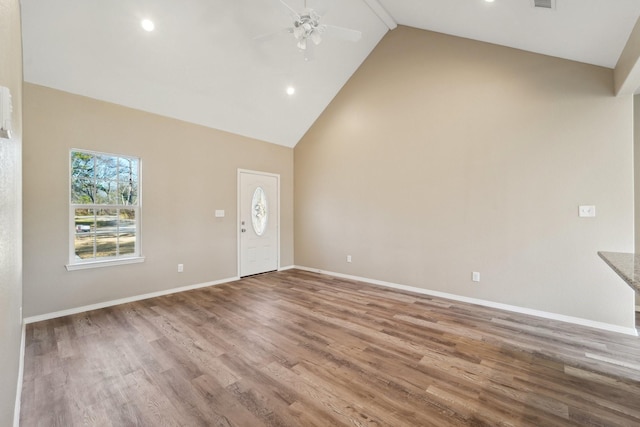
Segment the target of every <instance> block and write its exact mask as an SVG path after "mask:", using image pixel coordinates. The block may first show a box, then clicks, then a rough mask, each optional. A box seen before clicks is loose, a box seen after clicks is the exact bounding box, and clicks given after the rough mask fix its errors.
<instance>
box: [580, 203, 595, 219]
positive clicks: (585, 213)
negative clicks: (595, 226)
mask: <svg viewBox="0 0 640 427" xmlns="http://www.w3.org/2000/svg"><path fill="white" fill-rule="evenodd" d="M578 215H579V216H580V217H581V218H592V217H594V216H596V207H595V206H593V205H582V206H579V207H578Z"/></svg>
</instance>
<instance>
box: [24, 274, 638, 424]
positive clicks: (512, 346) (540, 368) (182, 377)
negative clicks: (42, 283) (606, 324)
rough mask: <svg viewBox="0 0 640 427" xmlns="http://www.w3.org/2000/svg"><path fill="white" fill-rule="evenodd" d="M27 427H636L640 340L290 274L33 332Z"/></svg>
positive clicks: (80, 317)
mask: <svg viewBox="0 0 640 427" xmlns="http://www.w3.org/2000/svg"><path fill="white" fill-rule="evenodd" d="M26 343H27V344H26V357H25V372H24V386H23V394H22V414H21V423H20V425H21V426H23V427H27V426H65V427H68V426H80V425H100V426H135V425H140V426H160V425H162V426H165V425H166V426H251V427H254V426H256V427H257V426H305V427H306V426H457V425H473V426H482V425H487V426H527V425H531V426H566V425H575V426H591V425H593V426H638V425H640V339H638V338H635V337H630V336H625V335H621V334H615V333H606V332H602V331H597V330H592V329H589V328H586V327H579V326H575V325H569V324H565V323H560V322H552V321H548V320H544V319H540V318H536V317H529V316H524V315H517V314H513V313H509V312H504V311H500V310H495V309H489V308H485V307H480V306H475V305H470V304H464V303H459V302H454V301H450V300H445V299H438V298H431V297H426V296H422V295H416V294H412V293H408V292H401V291H395V290H390V289H386V288H381V287H376V286H372V285H368V284H363V283H358V282H355V281H349V280H343V279H338V278H333V277H328V276H322V275H319V274H314V273H308V272H303V271H299V270H291V271H285V272H279V273H270V274H266V275H261V276H255V277H251V278H247V279H243V280H241V281H238V282H234V283H228V284H225V285H220V286H217V287H211V288H205V289H200V290H196V291H189V292H183V293H179V294H174V295H170V296H165V297H159V298H154V299H149V300H144V301H139V302H135V303H130V304H125V305H121V306H117V307H111V308H106V309H102V310H96V311H91V312H88V313H82V314H77V315H73V316H68V317H64V318H59V319H53V320H49V321H44V322H39V323H35V324H31V325H28V327H27V341H26Z"/></svg>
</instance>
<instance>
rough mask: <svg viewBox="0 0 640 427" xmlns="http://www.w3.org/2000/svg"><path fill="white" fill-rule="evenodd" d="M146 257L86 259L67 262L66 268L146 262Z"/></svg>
mask: <svg viewBox="0 0 640 427" xmlns="http://www.w3.org/2000/svg"><path fill="white" fill-rule="evenodd" d="M144 260H145V257H143V256H134V257H130V258H117V259H109V260H100V261H85V262H79V263H77V264H67V265H65V268H66V269H67V271H75V270H87V269H90V268H100V267H111V266H114V265H125V264H138V263H141V262H144Z"/></svg>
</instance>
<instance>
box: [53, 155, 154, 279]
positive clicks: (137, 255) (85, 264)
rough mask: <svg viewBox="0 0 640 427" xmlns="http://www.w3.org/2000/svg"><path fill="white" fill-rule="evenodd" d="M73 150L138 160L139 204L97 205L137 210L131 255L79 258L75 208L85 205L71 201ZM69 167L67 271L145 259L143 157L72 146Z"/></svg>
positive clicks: (139, 261) (136, 262)
mask: <svg viewBox="0 0 640 427" xmlns="http://www.w3.org/2000/svg"><path fill="white" fill-rule="evenodd" d="M73 152H83V153H89V154H93V155H96V156H98V155H102V156H112V157H125V158H127V157H128V158H136V159H137V160H138V205H137V206H128V205H96V206H101V207H103V208H105V209H133V210H135V211H136V222H137V226H136V251H135V252H134V253H133V254H131V255H129V256H119V257H117V258H115V257H113V258H106V259H90V260H78V259H77V257H76V253H75V228H76V227H75V209H76V208H77V207H78V206H85V205H80V204H73V203H71V167H72V165H71V153H73ZM68 159H69V168H68V171H67V173H68V177H69V184H68V186H67V188H68V189H69V197H68V201H67V203H69V236H68V238H69V263H68V264H66V265H65V268H66V269H67V271H76V270H87V269H91V268H101V267H111V266H116V265H126V264H138V263H142V262H144V261H145V257H144V256H142V222H141V221H142V215H140V212H141V211H142V159H140V158H139V157H137V156H132V155H125V154H114V153H104V152H101V151H93V150H85V149H81V148H72V149H71V150H69V157H68Z"/></svg>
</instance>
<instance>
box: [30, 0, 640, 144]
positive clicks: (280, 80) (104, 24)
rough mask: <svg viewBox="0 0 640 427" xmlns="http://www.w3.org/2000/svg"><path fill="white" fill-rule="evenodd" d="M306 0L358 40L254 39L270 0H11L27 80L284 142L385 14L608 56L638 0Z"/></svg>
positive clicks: (589, 59) (302, 127) (606, 62)
mask: <svg viewBox="0 0 640 427" xmlns="http://www.w3.org/2000/svg"><path fill="white" fill-rule="evenodd" d="M307 1H308V6H309V7H314V8H315V7H318V8H320V7H326V8H328V12H327V13H326V14H325V15H324V17H323V22H324V23H327V24H333V25H338V26H343V27H349V28H354V29H357V30H360V31H361V32H362V34H363V36H362V39H361V40H360V41H358V42H356V43H352V42H347V41H343V40H340V39H336V38H331V37H330V36H329V35H327V36H326V37H325V38H324V40H323V42H322V43H321V44H320V45H319V46H318V47H317V48H316V49H315V59H314V60H312V61H305V60H304V55H303V54H302V53H301V52H300V51H299V50H298V49H297V47H296V46H295V40H294V39H293V36H292V35H291V34H287V33H285V32H281V33H279V34H278V35H276V36H274V37H271V38H266V39H263V40H259V41H258V40H254V38H255V37H256V36H260V35H263V34H265V33H270V32H274V31H277V30H279V29H282V28H285V27H287V26H290V25H291V22H290V17H289V16H287V15H286V14H284V13H283V12H282V10H281V8H280V7H279V0H182V1H175V0H138V1H131V0H108V1H107V0H103V1H87V0H55V1H51V0H22V19H23V44H24V74H25V80H26V81H27V82H31V83H36V84H40V85H44V86H49V87H53V88H56V89H60V90H64V91H67V92H71V93H76V94H80V95H85V96H89V97H92V98H96V99H101V100H105V101H109V102H113V103H116V104H121V105H125V106H128V107H132V108H136V109H140V110H144V111H149V112H153V113H156V114H161V115H165V116H169V117H174V118H177V119H181V120H184V121H187V122H192V123H197V124H201V125H204V126H208V127H211V128H216V129H221V130H225V131H228V132H232V133H236V134H240V135H245V136H248V137H252V138H256V139H259V140H263V141H268V142H272V143H276V144H280V145H284V146H288V147H293V146H295V144H296V143H297V142H298V141H299V140H300V138H302V136H303V135H304V133H305V132H306V131H307V130H308V129H309V127H310V126H311V125H312V124H313V122H314V121H315V120H316V119H317V118H318V116H319V115H320V114H321V113H322V111H323V110H324V109H325V108H326V106H327V105H328V104H329V103H330V102H331V100H332V99H333V97H334V96H335V95H336V94H337V93H338V91H339V90H340V89H341V88H342V86H343V85H344V84H345V83H346V81H347V80H348V79H349V77H350V76H351V75H352V74H353V73H354V72H355V71H356V70H357V68H358V67H359V66H360V64H361V63H362V61H364V59H365V58H366V57H367V55H368V54H369V53H370V52H371V51H372V50H373V49H374V48H375V46H376V45H377V43H378V42H379V41H380V39H381V38H382V37H384V35H385V33H386V32H387V31H388V30H389V25H390V26H391V27H393V25H394V22H395V23H398V24H402V25H408V26H412V27H417V28H422V29H427V30H432V31H438V32H442V33H447V34H452V35H457V36H461V37H467V38H472V39H476V40H482V41H486V42H490V43H495V44H500V45H505V46H510V47H514V48H519V49H523V50H528V51H532V52H538V53H543V54H547V55H552V56H557V57H561V58H567V59H571V60H576V61H580V62H586V63H589V64H595V65H600V66H604V67H609V68H613V67H614V66H615V65H616V62H617V60H618V58H619V56H620V53H621V52H622V49H623V48H624V45H625V43H626V41H627V39H628V37H629V34H630V33H631V30H632V29H633V26H634V25H635V23H636V21H637V19H638V16H640V1H638V0H557V8H556V10H554V11H548V10H539V9H534V8H533V7H532V0H495V2H493V3H486V2H485V1H484V0H378V2H376V0H307ZM288 3H289V4H290V5H291V6H292V7H293V8H295V9H296V10H301V9H302V8H303V7H304V0H288ZM372 6H373V8H372ZM380 6H382V8H383V12H384V10H386V11H387V12H388V14H389V15H390V17H387V19H386V23H385V22H384V21H383V20H382V19H380V16H379V14H376V13H375V12H374V9H375V10H376V11H377V12H379V13H380V10H381V9H380ZM383 17H384V13H383ZM143 18H149V19H152V20H153V21H154V22H155V24H156V29H155V31H153V32H151V33H147V32H145V31H144V30H143V29H142V28H141V26H140V20H141V19H143ZM389 18H390V19H389ZM289 85H292V86H294V87H295V88H296V93H295V94H294V95H293V96H289V95H287V94H286V92H285V90H286V88H287V86H289Z"/></svg>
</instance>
